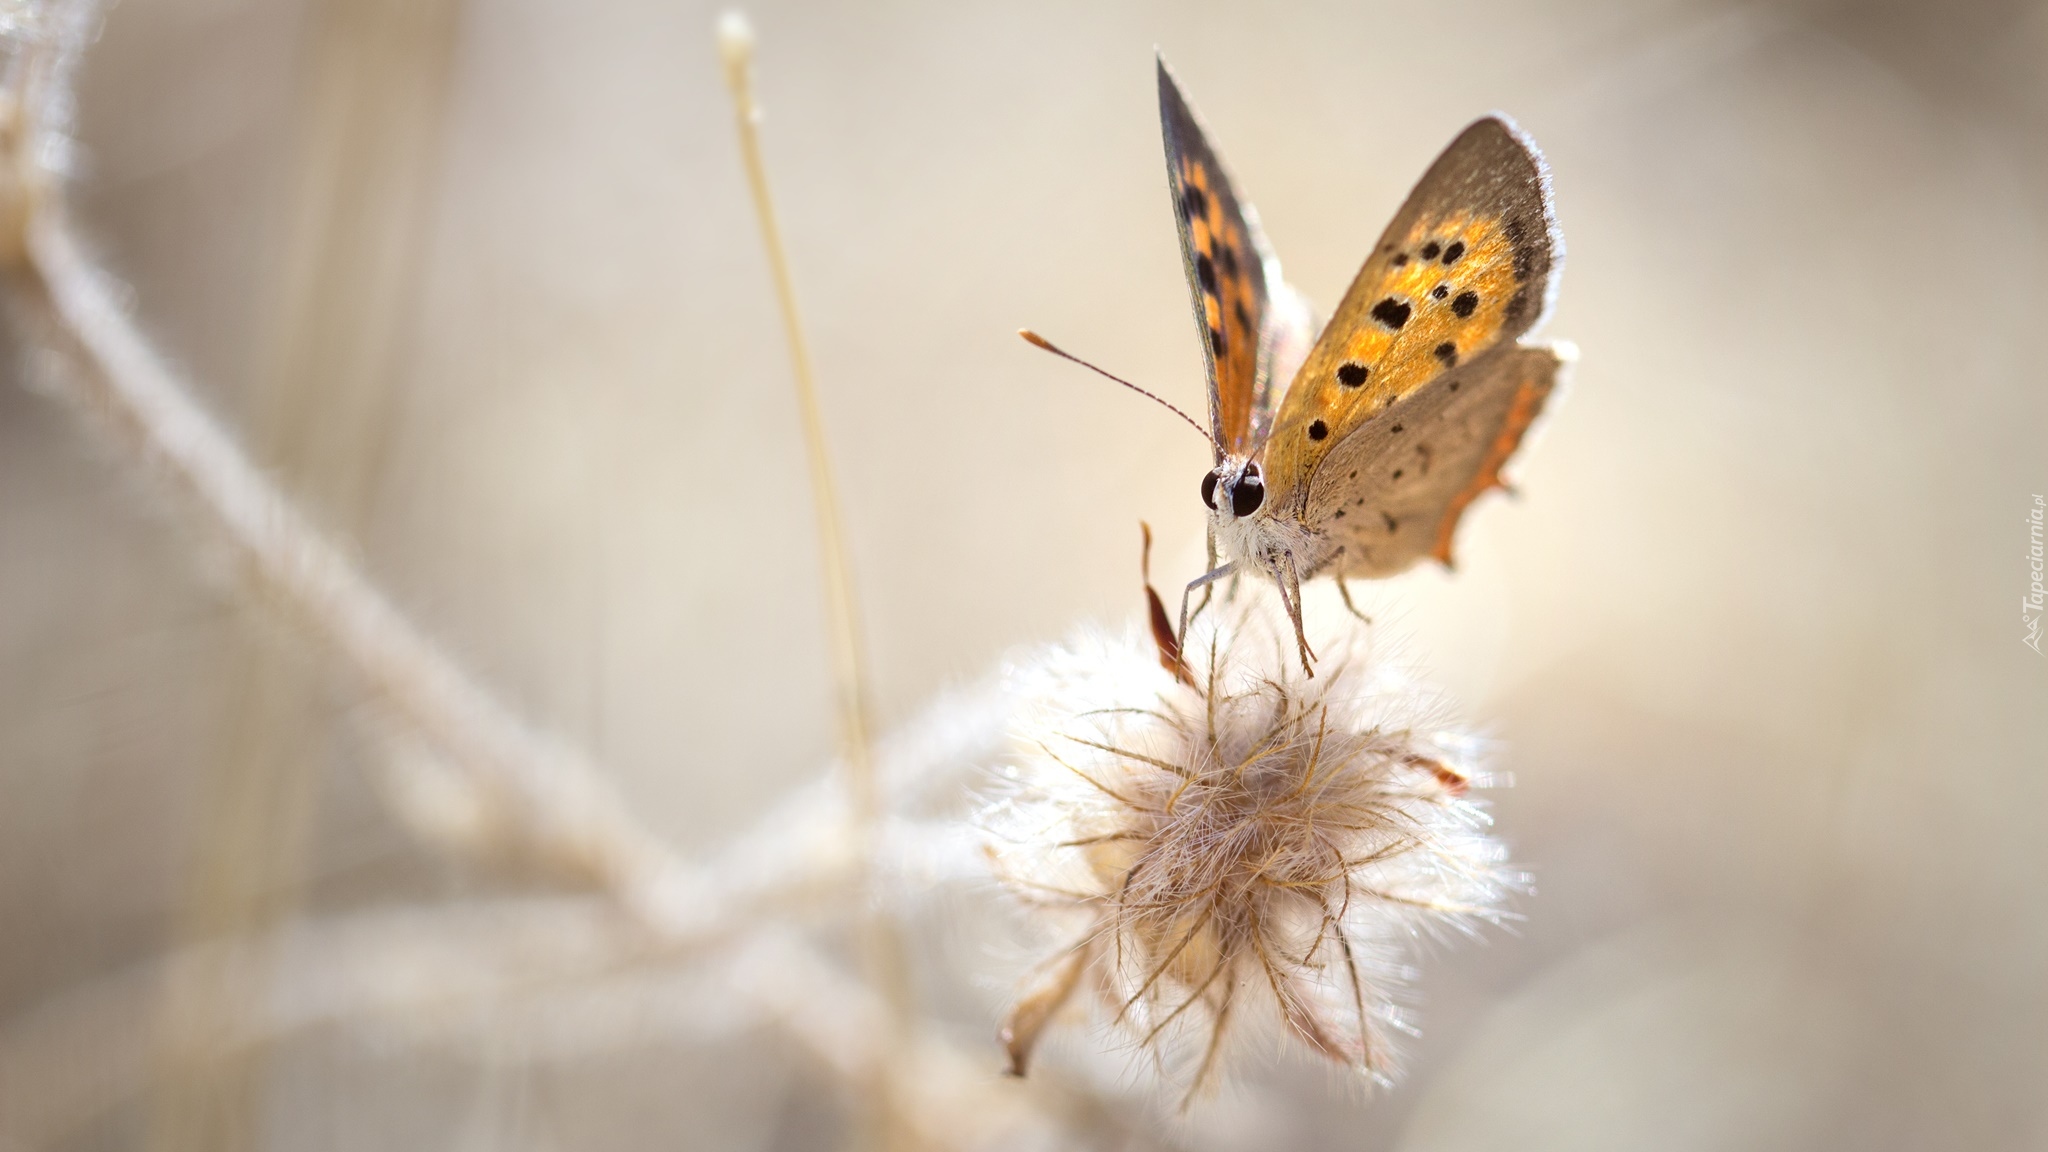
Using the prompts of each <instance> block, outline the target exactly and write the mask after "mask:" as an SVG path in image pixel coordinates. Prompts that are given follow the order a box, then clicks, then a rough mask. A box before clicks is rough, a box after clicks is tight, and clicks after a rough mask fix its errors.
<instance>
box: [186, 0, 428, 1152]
mask: <svg viewBox="0 0 2048 1152" xmlns="http://www.w3.org/2000/svg"><path fill="white" fill-rule="evenodd" d="M455 16H456V5H455V3H454V2H453V0H319V2H318V3H315V4H314V5H313V6H312V12H311V14H310V19H309V21H308V24H309V33H308V36H309V43H308V47H309V56H310V59H311V67H310V68H309V69H308V75H307V80H306V82H305V84H304V87H303V89H302V92H301V99H300V101H299V107H298V109H297V112H296V128H297V130H296V131H295V132H294V137H295V138H296V139H297V140H299V141H300V142H301V145H300V148H299V155H298V157H297V162H298V166H299V172H298V178H297V179H296V180H295V181H294V187H293V194H292V212H293V217H294V219H293V224H292V227H291V228H290V230H289V233H288V235H289V241H290V242H289V245H288V248H287V253H286V257H285V259H284V260H283V261H282V265H283V266H282V267H281V268H280V269H279V270H278V271H279V275H277V276H276V278H275V279H276V284H275V287H276V289H277V290H276V291H274V292H272V293H270V294H269V296H270V297H271V299H273V300H274V301H276V304H275V305H274V307H273V308H272V310H271V312H270V314H269V315H268V316H266V317H265V318H264V323H262V324H261V325H259V329H258V330H259V333H260V335H259V337H258V339H257V340H256V341H255V343H256V344H257V345H258V347H259V349H260V356H261V360H262V363H263V365H264V370H263V373H262V378H263V379H265V380H269V381H273V382H275V385H276V386H275V387H272V388H269V389H266V390H265V391H264V392H263V393H262V394H261V395H260V396H259V397H258V404H257V408H258V415H257V416H256V417H255V418H254V419H253V420H252V421H251V431H250V434H249V436H250V443H251V445H252V447H253V448H254V450H255V451H256V453H257V454H258V455H259V457H260V458H261V459H262V460H264V461H265V462H266V463H268V464H269V465H270V467H272V468H273V469H275V470H276V472H277V473H278V475H279V476H280V478H281V479H282V480H283V481H284V482H285V483H286V484H288V485H289V488H290V490H291V491H293V492H294V493H297V494H298V495H299V497H300V498H301V499H303V500H306V501H308V502H310V504H311V505H312V507H314V508H315V509H317V510H318V511H319V512H320V513H321V514H323V515H324V516H325V517H326V519H327V521H328V522H329V523H330V524H333V525H334V526H336V527H337V528H338V529H340V530H341V531H342V532H344V533H348V534H354V533H357V532H359V531H360V529H361V527H362V525H363V520H364V518H365V515H366V512H367V505H368V503H369V500H368V496H369V490H370V488H371V485H372V483H373V482H374V478H375V473H376V470H377V464H378V462H379V461H380V460H381V459H382V457H383V453H384V444H383V440H384V433H385V431H386V428H387V425H388V423H389V417H390V406H391V405H390V401H391V396H392V372H391V350H392V348H393V346H394V344H395V343H396V340H397V338H398V336H399V334H400V333H402V331H403V329H404V325H405V323H406V319H407V317H408V316H409V315H410V314H411V311H412V309H411V308H410V302H411V296H412V294H411V292H409V291H408V288H409V286H410V284H411V282H412V281H413V280H414V279H415V266H416V263H417V259H418V258H417V255H416V253H417V252H418V251H419V250H420V245H419V244H418V243H417V242H416V241H417V236H416V233H417V231H418V225H419V222H420V220H421V218H422V215H423V213H422V211H421V209H422V208H423V206H424V205H425V204H426V202H427V201H428V198H429V192H430V190H431V185H432V178H433V175H434V173H435V171H436V169H437V168H438V163H437V160H438V153H439V150H438V147H437V144H438V137H439V129H440V124H441V120H442V111H443V108H444V105H445V99H444V97H445V94H446V90H447V76H448V71H449V64H450V61H451V58H452V55H453V52H452V49H453V47H454V39H455V36H454V32H455ZM262 615H263V614H262V613H260V612H245V613H242V614H240V615H239V617H238V618H237V620H238V625H239V627H238V629H237V631H238V633H239V636H238V638H237V639H238V643H237V644H236V645H235V648H234V654H233V656H232V657H231V665H232V668H231V671H230V673H229V675H230V678H231V680H230V682H231V683H232V684H233V688H232V691H231V699H232V709H231V712H230V714H229V715H228V716H227V717H226V718H225V721H226V722H225V727H227V728H228V729H229V731H228V732H227V733H226V734H225V735H224V738H223V740H222V745H223V746H222V747H221V749H220V750H219V753H218V754H217V755H215V756H213V757H211V758H210V765H209V771H208V776H207V781H206V791H205V803H204V805H203V808H202V812H201V816H200V818H201V821H202V824H201V831H200V834H199V836H198V837H197V838H196V840H195V843H194V850H193V852H192V857H191V859H192V863H191V864H190V866H189V875H188V878H187V880H186V883H185V892H184V895H183V908H182V911H181V915H180V920H179V929H178V930H179V932H180V934H181V935H182V936H183V937H184V939H185V941H186V942H187V943H188V944H200V943H205V942H207V941H211V940H216V939H242V938H246V939H252V940H261V939H264V938H265V937H266V936H267V935H268V934H269V933H268V931H267V929H269V928H271V927H272V926H274V925H275V924H277V923H279V922H281V921H282V920H283V919H284V918H285V917H287V916H289V915H290V914H291V912H292V910H293V908H294V906H295V905H296V903H297V893H298V887H299V878H300V874H301V872H302V870H303V861H302V854H303V851H304V848H303V844H304V839H305V836H306V830H307V829H308V828H309V827H310V826H311V825H312V822H313V819H314V807H315V800H314V797H315V795H316V794H317V789H316V788H315V786H314V783H315V779H316V769H315V766H316V765H317V764H319V763H320V762H321V760H322V759H323V756H322V753H323V752H324V751H325V749H326V747H327V742H328V741H329V740H330V739H331V733H332V725H331V724H329V723H326V716H325V712H326V711H327V708H326V704H325V700H324V694H323V692H322V688H323V685H322V683H321V681H320V672H321V669H320V668H319V667H318V666H317V665H315V664H313V663H312V662H310V661H307V660H305V659H303V658H300V657H301V654H299V653H296V652H293V651H291V650H290V649H289V647H288V646H286V645H281V644H279V643H278V638H277V636H276V635H275V634H274V632H275V630H274V629H273V628H271V627H269V626H268V625H269V621H266V620H264V619H262V618H261V617H262ZM212 955H217V956H218V957H220V959H221V961H222V964H223V966H222V967H221V968H219V969H218V970H208V969H207V968H205V967H204V966H203V965H191V966H187V967H186V968H184V969H181V972H183V974H184V977H185V978H182V979H179V980H176V981H167V982H166V985H165V990H166V1001H165V1003H164V1005H163V1006H162V1010H161V1012H160V1013H159V1026H158V1032H159V1036H158V1039H157V1047H158V1050H159V1051H158V1068H157V1071H156V1074H155V1080H156V1083H155V1085H154V1086H153V1091H152V1093H151V1097H152V1099H151V1104H152V1107H151V1110H150V1130H149V1143H150V1145H151V1146H152V1147H153V1148H154V1149H156V1150H157V1152H186V1150H192V1152H238V1150H239V1149H246V1148H252V1147H254V1146H255V1145H256V1144H257V1143H258V1138H257V1132H258V1131H259V1128H260V1112H261V1099H262V1092H263V1077H264V1059H265V1051H264V1049H263V1048H262V1047H261V1046H259V1045H250V1046H247V1047H244V1048H238V1049H235V1050H232V1051H218V1052H217V1051H209V1047H210V1046H209V1045H208V1044H207V1043H206V1042H205V1041H206V1039H207V1038H208V1037H214V1036H221V1035H232V1034H234V1033H235V1031H236V1030H237V1028H236V1024H235V1021H236V1020H237V1018H239V1017H240V1016H243V1015H246V1014H247V1013H250V1012H253V1011H256V1010H257V1006H256V1005H255V1004H254V1003H253V1002H252V998H251V997H250V996H249V994H248V990H249V989H250V988H261V987H267V986H268V985H269V983H270V980H269V976H270V973H269V971H268V969H267V967H266V964H265V959H266V957H265V953H264V951H263V950H262V949H258V948H245V949H239V950H220V951H218V952H216V953H212Z"/></svg>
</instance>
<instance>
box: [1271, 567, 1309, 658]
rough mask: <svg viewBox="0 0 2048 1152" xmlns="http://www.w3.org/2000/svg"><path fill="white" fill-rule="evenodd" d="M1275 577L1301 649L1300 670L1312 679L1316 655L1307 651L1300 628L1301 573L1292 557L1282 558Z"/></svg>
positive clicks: (1297, 643)
mask: <svg viewBox="0 0 2048 1152" xmlns="http://www.w3.org/2000/svg"><path fill="white" fill-rule="evenodd" d="M1276 575H1278V576H1279V578H1280V579H1279V584H1280V601H1281V603H1283V604H1285V605H1286V606H1287V618H1288V619H1289V620H1292V621H1294V642H1295V644H1296V645H1298V646H1299V647H1300V648H1301V670H1302V671H1303V672H1305V673H1307V674H1308V676H1309V678H1310V679H1314V678H1315V674H1316V668H1315V659H1316V654H1315V653H1314V652H1313V651H1311V650H1310V649H1309V646H1308V636H1307V635H1306V634H1305V633H1303V632H1302V628H1301V573H1300V572H1299V571H1298V570H1297V569H1296V568H1295V566H1294V557H1292V556H1287V557H1284V558H1283V559H1282V560H1281V570H1280V572H1278V573H1276Z"/></svg>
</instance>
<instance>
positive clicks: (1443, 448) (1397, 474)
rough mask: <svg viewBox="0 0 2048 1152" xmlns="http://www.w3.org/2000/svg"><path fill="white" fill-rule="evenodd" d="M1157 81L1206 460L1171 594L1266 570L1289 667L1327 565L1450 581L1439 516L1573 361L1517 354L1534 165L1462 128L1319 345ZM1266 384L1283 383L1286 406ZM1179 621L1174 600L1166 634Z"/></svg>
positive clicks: (1545, 196) (1537, 240) (1554, 272)
mask: <svg viewBox="0 0 2048 1152" xmlns="http://www.w3.org/2000/svg"><path fill="white" fill-rule="evenodd" d="M1158 68H1159V118H1160V122H1161V125H1162V128H1163V130H1164V134H1165V137H1166V169H1167V179H1168V183H1169V186H1170V188H1171V190H1172V194H1173V211H1174V219H1175V221H1176V223H1177V224H1178V225H1179V231H1180V248H1181V257H1182V260H1183V262H1184V264H1185V265H1186V271H1187V278H1188V287H1189V289H1190V290H1191V292H1192V294H1193V298H1194V312H1195V323H1196V327H1197V328H1198V329H1200V331H1201V339H1202V355H1203V360H1204V362H1205V365H1206V368H1207V371H1208V379H1209V431H1208V435H1209V439H1210V441H1211V443H1212V444H1213V446H1214V449H1215V454H1216V455H1215V459H1216V463H1215V466H1214V467H1213V468H1212V469H1210V471H1209V472H1208V473H1207V474H1206V475H1204V476H1203V477H1202V486H1201V491H1202V502H1203V503H1204V504H1206V505H1207V506H1208V519H1209V547H1210V571H1209V572H1208V573H1206V574H1205V575H1203V576H1201V577H1200V578H1198V579H1197V580H1195V581H1194V582H1193V583H1191V584H1189V585H1188V592H1189V593H1193V592H1194V591H1195V590H1196V589H1198V588H1203V587H1204V586H1206V585H1208V584H1210V583H1212V582H1213V581H1215V580H1218V579H1220V578H1222V577H1224V576H1228V575H1232V574H1234V573H1238V572H1245V571H1249V572H1258V573H1264V574H1265V575H1267V576H1269V577H1271V578H1272V579H1273V580H1274V581H1275V582H1276V583H1277V584H1278V585H1279V588H1280V594H1281V597H1282V600H1283V601H1284V602H1285V604H1286V606H1287V611H1288V615H1289V616H1290V617H1291V618H1292V619H1293V622H1294V631H1295V639H1296V642H1297V643H1298V644H1299V646H1300V650H1301V658H1302V662H1303V664H1304V665H1305V666H1306V665H1309V664H1311V662H1312V661H1313V654H1312V653H1311V652H1310V650H1309V647H1308V642H1307V640H1306V638H1305V637H1304V636H1303V635H1302V628H1301V582H1302V581H1304V580H1307V579H1310V578H1311V577H1314V576H1318V575H1323V574H1326V573H1327V574H1329V575H1331V576H1334V577H1336V578H1337V580H1338V587H1339V588H1340V590H1341V589H1342V588H1343V580H1344V579H1345V578H1347V577H1352V576H1359V577H1384V576H1392V575H1395V574H1396V573H1399V572H1402V571H1404V570H1406V569H1408V568H1410V567H1412V566H1414V565H1415V564H1416V563H1417V562H1419V561H1420V560H1422V559H1423V558H1424V557H1433V558H1435V559H1436V560H1438V561H1440V562H1441V563H1443V564H1444V565H1445V566H1447V567H1448V566H1449V565H1450V564H1451V543H1452V538H1453V536H1454V535H1455V533H1456V531H1457V527H1458V519H1459V517H1460V516H1461V515H1463V513H1464V511H1465V509H1466V507H1467V506H1468V505H1470V504H1471V503H1472V501H1473V500H1475V499H1477V498H1478V497H1479V496H1480V495H1482V494H1484V493H1485V492H1486V491H1487V490H1488V489H1490V488H1504V487H1506V484H1505V482H1504V481H1503V480H1502V478H1501V469H1502V467H1503V466H1504V465H1505V464H1506V463H1507V461H1508V458H1509V457H1511V456H1512V455H1514V452H1515V449H1516V448H1517V447H1518V446H1519V445H1520V444H1521V442H1522V437H1523V434H1524V433H1526V432H1527V431H1528V429H1529V426H1530V424H1531V423H1532V422H1533V421H1534V420H1535V419H1536V417H1537V415H1538V414H1539V413H1540V412H1541V411H1542V409H1543V404H1544V402H1545V400H1547V399H1548V398H1549V396H1550V394H1551V392H1552V390H1553V389H1554V388H1555V387H1556V384H1557V382H1558V376H1559V372H1560V369H1561V368H1562V367H1563V366H1564V365H1565V364H1566V363H1568V362H1570V360H1571V359H1572V358H1573V356H1574V355H1575V353H1574V352H1573V350H1572V349H1571V347H1570V346H1569V345H1556V346H1542V345H1531V344H1523V343H1520V342H1519V337H1521V336H1522V335H1524V334H1525V333H1528V332H1530V331H1531V330H1533V329H1534V328H1536V327H1537V326H1538V325H1539V324H1541V323H1542V321H1543V318H1544V315H1545V314H1546V313H1547V312H1548V311H1549V309H1550V304H1551V300H1552V298H1553V296H1554V295H1555V293H1556V289H1557V279H1558V271H1559V269H1560V267H1561V265H1562V263H1563V259H1564V242H1563V237H1562V236H1560V235H1559V233H1558V228H1557V220H1556V216H1555V214H1554V212H1553V211H1552V208H1551V197H1550V173H1549V169H1548V168H1547V167H1546V166H1545V165H1544V162H1543V157H1542V155H1541V154H1540V153H1539V152H1537V150H1536V146H1535V144H1534V143H1533V142H1531V141H1530V139H1529V138H1528V137H1527V136H1526V135H1524V134H1523V133H1522V131H1521V130H1520V129H1519V128H1517V127H1516V126H1515V125H1514V123H1513V122H1512V121H1510V120H1508V119H1507V118H1506V117H1504V116H1499V115H1493V116H1487V117H1485V118H1483V119H1481V120H1478V121H1476V122H1474V123H1473V124H1472V125H1471V126H1469V127H1467V128H1466V129H1465V130H1464V131H1463V132H1461V133H1459V134H1458V137H1457V139H1455V140H1453V141H1452V142H1451V145H1450V147H1449V148H1446V149H1445V150H1444V152H1443V154H1442V155H1441V156H1439V157H1437V159H1436V162H1435V163H1434V164H1432V165H1430V167H1429V170H1428V171H1427V172H1425V173H1424V174H1423V177H1422V180H1421V182H1420V183H1418V184H1416V186H1415V189H1414V191H1412V192H1410V193H1409V194H1408V200H1407V202H1406V203H1405V204H1403V205H1402V206H1401V210H1400V211H1399V212H1398V213H1396V214H1395V215H1394V220H1393V223H1391V224H1389V225H1388V226H1387V229H1386V231H1385V232H1384V233H1383V234H1381V236H1380V240H1379V243H1378V245H1377V246H1376V247H1374V248H1373V250H1372V252H1371V254H1370V255H1368V256H1367V257H1366V260H1365V266H1364V267H1363V268H1361V269H1360V270H1359V272H1358V276H1357V278H1356V279H1354V280H1353V281H1352V283H1351V288H1350V290H1349V291H1348V292H1346V293H1345V294H1344V299H1343V302H1342V303H1340V304H1338V306H1337V312H1336V315H1335V316H1333V317H1332V318H1331V320H1330V322H1329V323H1328V324H1327V325H1324V326H1323V327H1322V329H1321V335H1319V336H1317V335H1315V332H1316V330H1317V329H1316V323H1315V319H1314V315H1313V312H1312V310H1311V309H1310V307H1309V306H1308V304H1307V303H1306V301H1305V300H1304V299H1303V297H1302V296H1301V295H1300V294H1299V293H1297V292H1296V291H1295V290H1294V289H1293V288H1292V287H1291V286H1289V285H1288V283H1287V281H1286V280H1285V279H1284V278H1283V277H1282V276H1281V273H1280V262H1279V260H1278V259H1276V258H1275V257H1274V255H1273V252H1272V249H1271V248H1270V247H1269V246H1268V245H1267V243H1266V239H1265V237H1264V235H1263V234H1261V232H1260V230H1259V219H1258V215H1257V213H1255V212H1254V211H1253V210H1252V207H1251V205H1250V204H1249V203H1247V202H1246V201H1245V199H1244V198H1243V197H1242V196H1240V195H1239V194H1238V192H1237V189H1236V187H1235V185H1234V184H1233V183H1232V181H1231V179H1230V176H1229V173H1228V172H1227V171H1226V170H1225V168H1224V166H1223V163H1222V161H1221V160H1220V159H1218V157H1217V154H1216V150H1215V148H1214V147H1212V146H1211V145H1210V143H1209V139H1208V136H1207V134H1206V133H1204V132H1203V130H1202V126H1201V122H1200V121H1199V120H1197V119H1196V118H1195V114H1194V110H1193V109H1192V108H1190V107H1189V106H1188V102H1187V100H1186V98H1185V97H1183V96H1182V95H1181V92H1180V88H1179V86H1178V85H1177V84H1176V83H1175V82H1174V79H1173V75H1172V73H1170V72H1169V71H1167V68H1166V61H1165V59H1164V58H1163V57H1162V58H1161V59H1160V60H1159V62H1158ZM1033 339H1034V342H1037V343H1041V344H1042V343H1043V341H1039V340H1036V338H1033ZM1279 381H1291V383H1289V384H1288V385H1287V388H1286V391H1285V392H1284V393H1279V392H1278V391H1277V390H1276V387H1275V385H1276V383H1277V382H1279ZM1197 427H1199V425H1197ZM1219 553H1220V555H1221V557H1222V559H1223V560H1224V561H1225V562H1224V563H1223V564H1221V565H1218V564H1216V563H1215V560H1216V558H1217V556H1218V554H1219ZM1345 601H1346V603H1347V604H1348V603H1349V601H1350V596H1349V593H1348V592H1346V593H1345ZM1187 615H1188V611H1187V597H1185V596H1184V597H1183V598H1182V610H1181V618H1182V619H1181V626H1182V629H1183V630H1185V628H1186V618H1187Z"/></svg>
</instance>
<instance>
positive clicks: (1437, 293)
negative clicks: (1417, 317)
mask: <svg viewBox="0 0 2048 1152" xmlns="http://www.w3.org/2000/svg"><path fill="white" fill-rule="evenodd" d="M1450 294H1451V290H1450V289H1449V288H1446V287H1444V286H1443V285H1441V284H1439V285H1437V286H1436V287H1434V288H1431V289H1430V290H1429V298H1430V299H1431V300H1441V299H1443V298H1444V297H1446V296H1449V295H1450Z"/></svg>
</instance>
